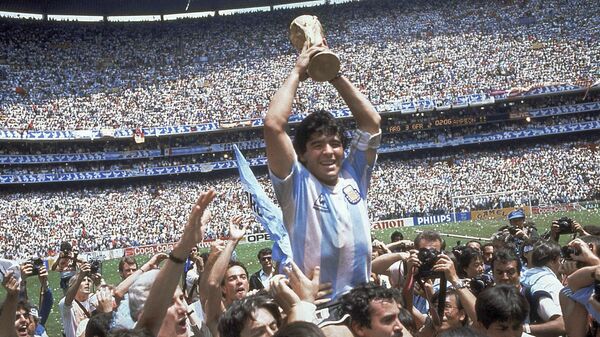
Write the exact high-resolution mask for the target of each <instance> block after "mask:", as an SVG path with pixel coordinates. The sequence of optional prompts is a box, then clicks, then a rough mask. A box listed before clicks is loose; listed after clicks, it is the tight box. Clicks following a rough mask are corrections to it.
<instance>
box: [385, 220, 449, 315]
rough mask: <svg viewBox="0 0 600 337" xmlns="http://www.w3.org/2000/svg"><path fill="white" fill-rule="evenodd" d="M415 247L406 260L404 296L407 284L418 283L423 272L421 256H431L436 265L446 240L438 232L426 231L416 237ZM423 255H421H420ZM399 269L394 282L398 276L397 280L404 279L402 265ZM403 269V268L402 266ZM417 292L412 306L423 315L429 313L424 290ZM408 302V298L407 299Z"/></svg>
mask: <svg viewBox="0 0 600 337" xmlns="http://www.w3.org/2000/svg"><path fill="white" fill-rule="evenodd" d="M414 245H415V249H413V250H411V251H410V256H409V257H408V259H406V269H404V270H405V271H406V279H403V281H402V282H401V284H402V287H404V288H405V289H404V291H403V294H406V291H407V289H406V287H407V283H412V282H410V281H412V280H414V281H416V280H417V278H419V272H420V271H421V270H422V265H423V261H421V258H420V257H419V255H422V256H423V255H430V257H431V258H432V259H433V260H432V261H430V262H431V264H435V259H436V258H437V257H439V254H440V253H441V252H442V250H443V249H444V248H445V243H444V240H442V237H441V236H440V234H439V233H438V232H436V231H432V230H425V231H423V232H421V233H419V234H418V235H417V236H416V237H415V241H414ZM420 253H421V254H420ZM398 267H399V268H398V269H397V270H395V271H393V272H392V277H391V280H392V282H393V280H394V279H396V276H398V278H397V279H402V276H403V275H402V273H400V271H401V270H402V269H400V267H401V266H400V264H398ZM402 267H403V266H402ZM416 284H418V283H417V282H415V285H416ZM416 290H417V295H415V296H414V297H413V298H412V305H413V306H414V307H415V308H416V309H417V310H419V312H421V313H427V312H428V310H429V305H428V303H427V300H426V299H425V297H424V293H423V292H422V291H423V289H416ZM405 300H406V298H405ZM410 307H411V306H407V308H410Z"/></svg>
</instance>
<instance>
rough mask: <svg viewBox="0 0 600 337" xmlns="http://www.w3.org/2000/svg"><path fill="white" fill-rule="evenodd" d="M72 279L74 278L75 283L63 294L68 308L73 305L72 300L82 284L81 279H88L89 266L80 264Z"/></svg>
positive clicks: (85, 263)
mask: <svg viewBox="0 0 600 337" xmlns="http://www.w3.org/2000/svg"><path fill="white" fill-rule="evenodd" d="M73 277H75V282H74V283H73V284H72V285H71V286H70V287H69V289H67V293H66V294H65V305H66V306H68V307H70V306H71V305H72V304H73V300H74V299H75V296H76V295H77V291H79V286H80V285H81V282H83V279H84V278H86V277H90V264H89V263H87V262H84V263H83V264H81V268H80V270H79V272H78V273H77V274H75V276H73Z"/></svg>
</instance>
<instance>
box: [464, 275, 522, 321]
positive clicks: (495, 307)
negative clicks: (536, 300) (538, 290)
mask: <svg viewBox="0 0 600 337" xmlns="http://www.w3.org/2000/svg"><path fill="white" fill-rule="evenodd" d="M475 311H476V313H477V320H478V321H479V322H480V323H481V324H482V325H483V326H484V327H485V328H486V329H488V328H489V327H490V325H492V323H494V322H519V323H521V324H522V323H523V322H524V321H525V319H526V318H527V316H528V314H529V303H527V300H526V299H525V296H523V295H521V294H520V293H519V291H518V290H517V288H515V287H514V286H509V285H504V284H501V285H497V286H495V287H491V288H487V289H485V290H484V291H482V292H481V293H480V294H479V296H478V297H477V301H476V302H475Z"/></svg>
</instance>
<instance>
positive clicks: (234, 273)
mask: <svg viewBox="0 0 600 337" xmlns="http://www.w3.org/2000/svg"><path fill="white" fill-rule="evenodd" d="M214 197H215V191H214V190H212V189H211V190H209V191H208V192H203V193H201V194H200V197H199V198H198V200H197V201H196V203H195V207H194V208H193V210H192V211H191V213H190V214H188V216H187V219H186V217H185V216H184V219H181V220H182V221H183V223H184V224H185V223H187V224H186V225H181V224H180V225H179V230H180V231H181V236H180V237H179V239H178V240H177V244H176V245H175V246H174V248H173V250H172V251H171V253H169V254H166V253H158V254H156V255H154V256H152V257H151V258H150V259H149V260H148V261H147V262H146V263H143V264H141V263H138V261H137V260H136V258H135V257H123V258H121V259H120V262H119V264H118V269H117V270H112V271H109V270H107V269H104V270H99V269H98V268H97V267H96V268H95V267H94V265H93V262H89V261H88V262H86V261H84V260H81V259H78V258H77V255H75V254H74V251H73V249H74V247H72V246H71V245H70V244H68V243H63V244H62V245H61V252H60V256H59V258H58V260H57V261H56V262H55V263H54V265H52V267H51V269H52V271H56V272H60V273H61V284H60V286H61V288H62V293H61V292H60V290H59V291H58V292H55V293H53V292H52V288H53V287H51V286H50V285H49V282H48V273H49V270H48V268H46V267H45V266H44V264H38V263H37V262H35V260H28V261H25V262H22V263H21V264H20V265H19V266H18V269H19V272H20V277H21V278H22V281H20V282H21V284H20V282H19V281H18V279H17V277H16V276H15V273H14V272H13V271H12V270H10V271H7V272H3V277H4V280H3V281H2V286H3V288H4V289H5V292H6V298H5V300H4V302H3V304H2V311H0V333H1V334H2V335H3V336H9V337H12V336H19V337H34V336H41V337H44V336H50V335H53V334H54V333H58V332H57V331H52V332H51V331H50V330H47V327H46V324H47V322H48V318H49V315H50V313H51V312H52V311H53V310H58V311H59V313H60V317H61V325H60V326H61V327H62V329H63V332H64V335H65V336H67V337H75V336H78V337H79V336H86V337H92V336H101V337H104V336H111V337H118V336H160V337H163V336H164V337H166V336H181V337H183V336H192V335H193V336H197V337H200V336H202V337H210V336H222V337H256V336H261V337H264V336H275V337H277V336H279V337H286V336H288V337H295V336H298V337H300V336H302V337H325V336H336V337H398V336H405V337H406V336H408V337H413V336H415V337H454V336H461V337H465V336H468V337H469V336H475V337H531V336H556V337H559V336H565V335H568V336H573V337H583V336H587V335H588V334H589V333H591V334H592V335H594V334H595V331H596V330H597V324H596V323H595V322H597V321H598V319H600V314H599V312H600V298H599V297H598V296H599V295H598V293H597V290H596V288H597V287H596V286H595V284H597V283H598V282H600V251H599V248H600V236H599V234H600V227H599V226H585V227H582V226H581V225H580V224H579V223H578V222H577V220H571V219H569V220H568V224H567V225H566V227H565V225H564V224H561V223H560V221H561V220H557V221H554V222H553V223H552V225H551V226H550V228H548V231H547V234H545V235H540V234H539V233H538V228H536V227H535V226H534V225H532V223H530V222H527V221H526V218H525V214H524V212H523V211H522V210H520V209H518V210H515V211H513V212H511V213H510V214H509V215H508V221H507V224H506V225H505V226H503V227H501V228H499V229H498V231H497V233H496V234H495V235H494V236H492V238H491V242H482V241H478V240H471V241H468V242H467V243H466V244H465V245H457V246H453V247H451V246H450V245H449V244H447V243H446V242H445V240H444V239H443V238H442V236H441V235H440V233H438V232H435V231H432V230H425V231H424V232H422V233H420V234H418V235H417V236H416V237H415V238H414V240H405V238H404V236H403V235H402V233H401V232H400V231H395V232H394V233H392V235H391V238H390V241H389V242H388V243H384V242H383V241H380V240H376V239H375V240H373V241H372V242H371V250H372V254H371V256H370V259H371V264H372V272H371V275H370V282H368V283H363V284H360V285H358V286H355V287H353V288H352V289H351V290H350V291H348V292H347V293H345V294H343V295H341V296H339V297H337V298H332V297H331V294H332V289H331V284H324V283H323V282H320V281H319V276H320V274H321V270H320V268H319V267H316V268H315V269H314V270H312V271H311V272H310V273H305V272H303V271H302V270H301V269H300V268H299V267H298V266H297V265H296V264H294V263H291V264H290V265H285V266H283V267H282V266H280V265H279V263H280V262H281V261H276V260H275V255H274V254H273V251H272V250H271V249H270V248H263V249H260V251H258V252H257V260H258V265H259V269H258V270H256V271H255V270H248V269H247V268H246V267H245V265H244V264H242V263H240V262H239V261H237V260H236V258H235V256H234V251H235V249H236V247H237V246H238V244H239V242H240V241H241V240H242V239H243V237H244V235H245V233H246V229H247V227H248V226H249V224H248V223H247V222H246V221H245V220H243V218H242V217H233V218H232V219H231V221H230V222H229V223H228V228H229V230H228V235H227V237H224V238H223V240H219V241H215V242H213V243H212V244H211V249H210V252H209V253H204V254H199V253H198V249H197V247H195V245H196V244H197V243H199V242H200V241H202V232H203V228H204V227H205V226H206V225H207V224H208V223H210V222H211V221H213V219H212V218H211V216H210V215H206V214H207V212H209V211H208V209H211V210H212V211H214V210H216V209H218V207H220V206H219V205H220V204H219V203H217V204H213V205H210V204H211V203H212V201H213V198H214ZM209 206H210V207H209ZM214 206H217V207H214ZM208 214H211V213H208ZM539 230H542V228H539ZM561 235H572V239H571V240H570V241H569V242H568V244H566V245H565V246H563V247H561V246H560V245H559V244H558V242H559V239H560V237H561ZM386 241H387V240H386ZM569 252H570V253H569ZM280 267H281V269H280ZM94 268H95V269H94ZM117 272H118V274H119V276H120V281H118V283H115V284H107V283H106V281H105V279H104V277H103V275H106V274H107V273H117ZM62 275H68V276H65V277H64V283H63V276H62ZM33 278H38V280H39V284H40V286H41V289H40V294H41V295H40V296H41V299H40V301H39V304H38V305H36V304H32V299H31V296H28V294H27V287H26V286H23V284H24V283H25V282H27V281H30V282H36V283H37V282H38V281H31V280H32V279H33ZM181 279H183V281H181ZM58 299H60V300H59V301H58V305H55V301H56V300H58ZM332 303H335V304H332ZM331 305H339V308H340V313H339V314H340V315H342V317H343V318H342V320H341V321H331V320H328V319H327V316H326V317H325V319H323V317H322V315H323V313H324V312H328V311H327V310H330V309H328V308H331ZM13 320H14V325H13Z"/></svg>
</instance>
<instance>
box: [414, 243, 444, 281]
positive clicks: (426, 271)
mask: <svg viewBox="0 0 600 337" xmlns="http://www.w3.org/2000/svg"><path fill="white" fill-rule="evenodd" d="M440 254H441V252H439V251H437V250H435V249H434V248H421V249H419V252H418V253H417V256H418V257H419V261H421V266H420V267H419V271H418V273H417V276H418V277H421V278H427V277H432V276H435V275H437V273H436V272H434V271H432V269H433V266H434V265H435V263H436V262H437V260H438V257H439V255H440Z"/></svg>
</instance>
